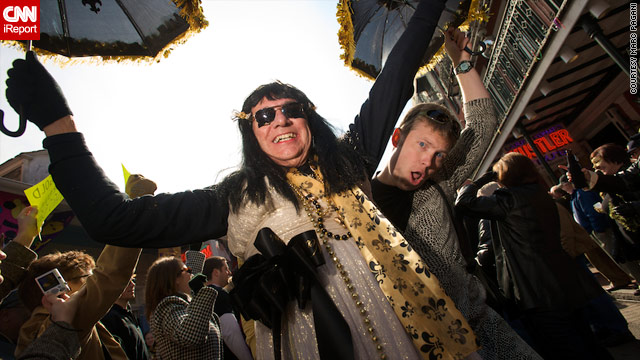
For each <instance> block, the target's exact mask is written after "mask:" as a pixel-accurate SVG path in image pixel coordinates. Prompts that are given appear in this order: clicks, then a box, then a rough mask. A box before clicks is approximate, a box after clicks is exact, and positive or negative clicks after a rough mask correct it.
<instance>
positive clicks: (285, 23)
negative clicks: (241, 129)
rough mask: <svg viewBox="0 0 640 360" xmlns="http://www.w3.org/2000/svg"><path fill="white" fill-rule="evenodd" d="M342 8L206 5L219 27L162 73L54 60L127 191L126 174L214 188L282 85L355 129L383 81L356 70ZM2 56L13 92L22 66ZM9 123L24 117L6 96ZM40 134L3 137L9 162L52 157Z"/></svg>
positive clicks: (224, 0)
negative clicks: (349, 59)
mask: <svg viewBox="0 0 640 360" xmlns="http://www.w3.org/2000/svg"><path fill="white" fill-rule="evenodd" d="M336 4H337V0H204V2H203V8H204V12H205V16H206V18H207V19H208V20H209V23H210V25H209V27H208V28H207V29H205V30H204V31H203V32H201V33H200V34H197V35H195V36H194V37H192V38H191V39H190V40H189V41H188V42H187V43H185V44H183V45H181V46H178V47H177V48H176V49H175V50H174V51H173V52H172V53H171V55H170V56H169V58H167V59H164V60H162V61H161V62H160V63H156V64H152V65H135V64H113V65H73V66H67V67H64V68H60V67H59V66H58V65H56V64H54V63H52V62H47V63H45V66H46V68H47V69H48V70H49V71H50V72H51V73H52V74H53V76H54V77H55V78H56V80H57V81H58V83H59V84H60V86H61V87H62V89H63V90H64V93H65V95H66V97H67V100H68V102H69V104H70V106H71V109H72V110H73V112H74V117H75V120H76V123H77V126H78V128H79V130H80V131H81V132H82V133H84V135H85V137H86V139H87V142H88V144H89V148H90V149H91V151H92V152H93V154H94V156H95V157H96V158H97V160H98V163H99V164H100V165H101V166H102V167H103V169H104V170H105V172H106V173H107V175H108V176H109V177H110V178H111V179H112V180H113V181H114V182H115V183H116V184H118V185H119V186H120V187H121V189H124V178H123V175H122V167H121V164H124V165H125V167H126V168H127V169H128V170H129V171H130V172H131V173H140V174H143V175H145V176H146V177H148V178H150V179H153V180H154V181H155V182H156V183H157V184H158V191H159V192H175V191H180V190H186V189H197V188H202V187H204V186H208V185H211V184H214V183H216V182H218V181H220V180H221V179H222V177H223V176H224V175H225V174H227V173H228V172H229V169H230V168H233V167H235V166H237V165H238V164H239V162H240V135H239V133H238V130H237V126H236V124H235V123H234V122H233V121H232V120H231V113H232V111H233V110H235V109H237V110H239V109H240V107H241V106H242V102H243V101H244V99H245V98H246V96H247V95H248V94H249V93H250V92H251V91H252V90H253V89H255V88H256V87H257V86H259V85H261V84H263V83H267V82H271V81H273V80H275V79H278V80H281V81H284V82H288V83H291V84H293V85H295V86H296V87H298V88H300V89H301V90H302V91H304V92H305V93H306V94H307V95H308V96H309V98H310V99H311V100H312V101H313V102H314V103H315V105H316V106H317V110H318V112H319V113H320V114H321V115H322V116H324V117H325V118H327V119H328V120H329V121H330V122H331V123H332V124H334V125H335V126H336V127H338V128H341V129H345V128H346V126H347V125H348V124H349V123H350V122H351V121H352V120H353V118H354V116H355V114H356V113H357V112H358V110H359V108H360V105H361V104H362V102H363V101H364V100H365V99H366V96H367V93H368V91H369V88H370V87H371V85H372V82H371V81H369V80H365V79H363V78H361V77H359V76H358V75H356V74H355V72H353V71H351V70H349V69H348V68H347V67H345V66H344V64H343V62H342V60H341V59H340V54H341V50H340V46H339V44H338V37H337V32H338V29H339V25H338V22H337V20H336V16H335V14H336ZM23 56H24V54H23V53H19V52H17V51H15V50H13V49H10V48H6V47H0V81H1V82H2V87H1V88H2V89H4V88H5V85H4V81H5V80H6V71H7V70H8V69H9V68H10V64H11V62H12V61H13V60H14V59H16V58H18V57H23ZM0 109H2V110H4V111H5V124H6V125H7V127H8V128H9V129H11V130H15V129H16V128H17V123H18V120H17V118H18V117H17V115H16V114H15V113H14V112H13V110H12V109H11V107H10V106H9V105H8V104H7V102H6V99H5V97H4V90H2V96H0ZM42 139H44V134H43V133H42V132H40V130H39V129H38V128H37V127H36V126H34V125H33V124H30V123H29V124H28V125H27V132H26V133H25V134H24V135H23V136H22V137H20V138H10V137H7V136H5V135H3V134H0V163H2V162H5V161H6V160H8V159H11V158H13V157H15V156H16V155H18V154H19V153H20V152H26V151H34V150H38V149H42Z"/></svg>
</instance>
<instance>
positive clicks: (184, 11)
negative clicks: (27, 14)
mask: <svg viewBox="0 0 640 360" xmlns="http://www.w3.org/2000/svg"><path fill="white" fill-rule="evenodd" d="M40 16H41V18H40V28H41V29H40V40H35V41H33V46H34V50H35V51H36V52H37V53H40V54H44V55H50V54H52V53H53V54H60V55H64V56H66V57H87V56H101V57H102V58H103V60H117V61H119V60H123V59H147V60H156V59H159V58H160V57H161V56H163V55H164V56H166V55H167V54H168V51H169V50H170V48H171V46H172V45H175V44H176V43H179V42H181V41H183V40H185V39H186V37H188V36H189V35H191V34H192V33H195V32H199V31H200V30H202V29H203V28H205V27H206V26H207V25H208V23H207V21H206V20H205V18H204V15H203V13H202V9H201V7H200V0H144V1H141V0H81V1H80V0H73V1H63V0H59V1H42V2H41V3H40ZM14 43H15V42H14Z"/></svg>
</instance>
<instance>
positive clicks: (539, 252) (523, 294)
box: [456, 184, 602, 310]
mask: <svg viewBox="0 0 640 360" xmlns="http://www.w3.org/2000/svg"><path fill="white" fill-rule="evenodd" d="M477 190H478V188H477V186H475V185H473V184H471V185H467V186H465V187H464V188H463V189H462V190H461V192H460V194H459V195H458V199H457V200H456V207H457V208H458V209H459V210H461V211H465V212H467V213H469V214H470V215H472V216H478V217H481V218H484V219H490V220H495V221H496V222H497V232H498V233H497V234H494V238H493V246H494V251H495V256H496V270H497V273H498V283H499V285H500V289H501V290H502V292H503V294H504V295H505V296H506V297H507V298H510V299H513V300H515V301H516V303H517V304H518V306H519V308H520V309H521V310H529V309H535V308H537V309H554V310H562V309H571V308H577V307H581V306H583V305H584V304H586V302H587V301H588V300H589V299H591V298H593V297H595V296H598V295H599V294H601V292H602V288H600V286H599V285H598V284H597V283H596V282H595V281H594V280H593V279H592V278H590V277H589V276H588V274H586V273H585V272H584V271H583V270H581V269H579V268H578V266H577V264H576V263H575V262H574V261H573V260H572V259H571V257H569V255H568V254H567V253H566V252H564V250H563V249H562V246H561V244H560V220H559V218H558V210H557V209H556V205H555V203H554V202H553V200H552V199H551V197H549V195H548V194H547V193H546V191H545V189H543V188H542V186H540V185H538V184H527V185H523V186H516V187H511V188H509V189H498V190H496V192H495V193H494V194H493V195H492V196H490V197H476V193H477Z"/></svg>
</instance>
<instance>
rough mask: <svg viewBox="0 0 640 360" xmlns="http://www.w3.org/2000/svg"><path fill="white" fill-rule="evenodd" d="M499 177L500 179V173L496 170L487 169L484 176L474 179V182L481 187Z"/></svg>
mask: <svg viewBox="0 0 640 360" xmlns="http://www.w3.org/2000/svg"><path fill="white" fill-rule="evenodd" d="M497 179H498V173H496V172H495V171H487V172H486V173H484V174H482V176H480V177H479V178H478V179H476V181H474V182H473V183H474V184H475V185H476V186H477V187H479V188H481V187H483V186H485V185H487V184H488V183H490V182H492V181H496V180H497Z"/></svg>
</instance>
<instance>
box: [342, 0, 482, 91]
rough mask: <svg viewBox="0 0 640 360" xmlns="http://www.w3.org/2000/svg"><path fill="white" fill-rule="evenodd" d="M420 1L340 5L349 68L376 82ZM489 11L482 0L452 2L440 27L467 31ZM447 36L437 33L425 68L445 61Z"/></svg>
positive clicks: (346, 0)
mask: <svg viewBox="0 0 640 360" xmlns="http://www.w3.org/2000/svg"><path fill="white" fill-rule="evenodd" d="M419 2H420V0H340V2H339V3H338V13H337V17H338V21H339V22H340V31H339V33H338V38H339V41H340V46H341V47H342V49H343V51H344V53H343V54H342V55H341V58H342V59H343V60H344V62H345V65H347V66H349V67H350V68H351V69H353V70H355V71H356V72H358V73H359V74H360V75H363V76H365V77H367V78H370V79H375V78H376V76H378V74H379V73H380V70H382V66H383V65H384V62H385V61H386V59H387V56H388V55H389V53H390V52H391V49H392V48H393V45H394V44H395V43H396V41H397V40H398V39H399V38H400V35H402V33H403V32H404V29H405V28H406V26H407V23H408V22H409V19H411V16H412V15H413V13H414V11H415V8H416V6H417V5H418V3H419ZM487 18H488V16H487V14H486V11H485V10H483V9H481V8H480V5H479V1H478V0H462V1H461V2H459V0H448V1H447V3H446V5H445V9H444V11H443V12H442V15H441V16H440V20H439V21H438V27H439V28H440V29H441V30H443V31H444V30H446V29H447V28H448V27H450V26H454V27H460V28H463V29H464V28H465V27H468V25H469V23H470V22H471V21H473V20H483V21H486V20H487ZM443 44H444V34H443V33H442V32H437V33H434V35H433V37H432V38H431V41H430V44H429V47H428V49H427V52H426V53H425V56H424V59H423V63H422V65H423V69H427V68H428V69H430V68H432V67H433V66H435V64H436V63H437V62H438V61H439V60H440V59H442V54H443Z"/></svg>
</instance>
